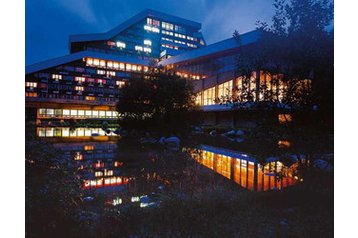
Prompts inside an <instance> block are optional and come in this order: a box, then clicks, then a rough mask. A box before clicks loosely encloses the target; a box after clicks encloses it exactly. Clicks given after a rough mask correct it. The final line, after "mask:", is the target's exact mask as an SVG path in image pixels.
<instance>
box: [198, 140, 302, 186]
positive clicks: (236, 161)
mask: <svg viewBox="0 0 358 238" xmlns="http://www.w3.org/2000/svg"><path fill="white" fill-rule="evenodd" d="M192 156H193V158H194V159H195V160H196V161H197V162H199V163H200V164H202V165H204V166H205V167H207V168H209V169H211V170H214V171H215V172H217V173H218V174H220V175H222V176H224V177H226V178H228V179H231V180H233V181H234V182H235V183H237V184H239V185H240V186H241V187H244V188H246V189H248V190H252V191H268V190H273V189H282V188H285V187H287V186H291V185H294V184H296V183H297V182H298V181H302V178H300V177H299V176H298V175H297V167H298V163H297V162H296V163H294V164H292V165H291V166H289V167H288V166H285V165H284V164H283V163H282V162H280V161H271V162H268V163H266V164H265V165H262V164H260V163H257V162H256V160H255V159H253V158H251V157H249V156H248V155H246V154H243V153H240V152H234V151H230V150H226V149H222V148H216V147H211V146H207V145H202V146H201V147H200V148H199V153H192Z"/></svg>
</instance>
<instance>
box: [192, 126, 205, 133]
mask: <svg viewBox="0 0 358 238" xmlns="http://www.w3.org/2000/svg"><path fill="white" fill-rule="evenodd" d="M194 133H196V134H202V133H204V130H203V128H201V127H199V126H196V127H195V128H194Z"/></svg>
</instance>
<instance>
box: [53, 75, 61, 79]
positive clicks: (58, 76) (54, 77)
mask: <svg viewBox="0 0 358 238" xmlns="http://www.w3.org/2000/svg"><path fill="white" fill-rule="evenodd" d="M52 79H55V80H59V79H62V75H60V74H53V75H52Z"/></svg>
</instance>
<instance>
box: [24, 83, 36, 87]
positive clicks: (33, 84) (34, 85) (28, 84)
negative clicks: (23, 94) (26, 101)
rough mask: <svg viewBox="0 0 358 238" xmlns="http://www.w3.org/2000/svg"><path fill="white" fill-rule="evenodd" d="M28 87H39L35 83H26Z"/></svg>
mask: <svg viewBox="0 0 358 238" xmlns="http://www.w3.org/2000/svg"><path fill="white" fill-rule="evenodd" d="M26 87H30V88H36V87H37V83H35V82H26Z"/></svg>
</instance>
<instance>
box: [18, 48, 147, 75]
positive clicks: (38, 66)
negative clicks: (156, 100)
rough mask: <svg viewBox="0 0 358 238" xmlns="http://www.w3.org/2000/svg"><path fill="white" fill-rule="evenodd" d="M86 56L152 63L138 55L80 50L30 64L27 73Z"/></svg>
mask: <svg viewBox="0 0 358 238" xmlns="http://www.w3.org/2000/svg"><path fill="white" fill-rule="evenodd" d="M85 57H90V58H98V59H103V60H113V61H119V62H124V63H131V64H140V65H146V66H149V65H150V63H151V61H150V60H145V59H140V58H136V57H129V56H123V55H116V54H106V53H101V52H96V51H80V52H77V53H73V54H69V55H64V56H61V57H57V58H52V59H49V60H45V61H42V62H39V63H35V64H31V65H28V66H26V67H25V74H31V73H34V72H37V71H40V70H44V69H48V68H52V67H56V66H59V65H62V64H66V63H69V62H73V61H76V60H79V59H82V58H85Z"/></svg>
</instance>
